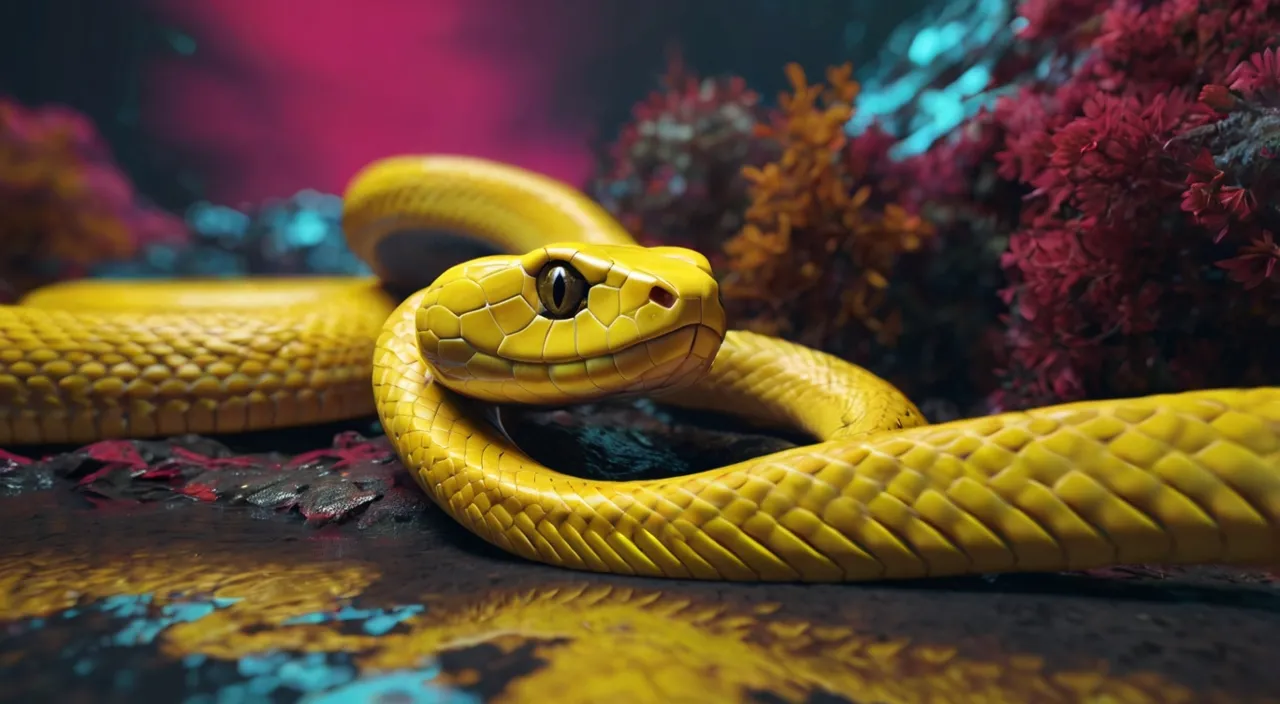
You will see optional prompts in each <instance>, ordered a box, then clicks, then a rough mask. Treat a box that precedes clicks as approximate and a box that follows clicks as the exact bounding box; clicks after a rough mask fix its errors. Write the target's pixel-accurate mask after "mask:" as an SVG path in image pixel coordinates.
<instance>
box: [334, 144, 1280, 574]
mask: <svg viewBox="0 0 1280 704" xmlns="http://www.w3.org/2000/svg"><path fill="white" fill-rule="evenodd" d="M346 225H347V227H348V231H349V232H350V233H352V234H353V235H356V239H357V240H360V241H364V242H375V241H378V240H379V238H380V237H382V236H385V235H386V234H387V233H388V232H390V231H393V230H397V229H398V230H401V231H415V230H428V231H459V230H461V231H466V232H470V233H473V234H474V236H475V237H476V238H477V239H481V240H484V241H487V242H489V243H490V244H492V245H493V246H494V248H495V249H499V250H504V251H508V252H514V253H515V254H510V255H505V256H504V255H495V256H487V257H479V258H476V259H473V260H471V261H469V262H466V263H464V264H460V265H457V266H455V267H453V268H451V269H449V270H447V271H445V272H444V273H443V274H441V275H440V276H439V278H438V279H437V280H436V281H435V283H433V284H432V285H431V286H429V287H427V288H426V289H424V290H421V291H419V292H417V293H415V294H413V295H412V296H410V297H409V298H408V299H406V300H405V301H404V302H403V303H401V305H400V306H399V307H398V308H397V309H396V311H395V312H394V313H393V314H392V315H391V317H390V318H389V319H388V321H387V324H386V326H385V327H384V328H383V330H382V334H381V336H380V338H379V339H378V344H377V351H376V352H375V356H374V377H373V386H374V396H375V398H376V404H377V408H378V414H379V416H380V418H381V419H382V422H383V425H384V427H385V428H386V431H387V433H388V435H389V437H390V438H391V440H392V442H393V444H394V446H395V447H396V448H397V451H398V453H399V455H400V457H401V459H402V460H403V462H404V464H405V465H406V466H407V467H408V468H409V470H410V471H411V472H412V473H413V474H414V476H415V477H416V478H417V480H418V483H419V484H420V485H421V486H422V488H423V489H424V490H425V491H426V492H427V493H428V494H429V495H430V496H431V497H432V499H434V501H435V502H436V503H437V504H439V505H440V506H441V507H442V508H443V509H444V510H445V511H447V512H448V513H449V514H450V515H451V516H452V517H453V518H454V519H456V520H457V521H459V522H460V523H462V524H463V525H465V526H466V527H467V528H468V529H470V530H471V531H473V532H475V533H477V534H478V535H480V536H482V537H483V538H484V539H486V540H488V541H490V542H492V543H494V544H496V545H498V546H500V547H502V548H504V549H506V550H508V551H510V552H512V553H515V554H517V555H521V556H523V557H526V558H528V559H531V560H538V561H542V562H546V563H550V564H554V565H562V566H565V567H570V568H574V569H581V570H592V571H600V572H616V573H623V574H635V575H646V576H654V577H683V578H700V579H712V580H745V581H754V580H802V581H842V580H849V581H853V580H872V579H889V578H908V577H922V576H940V575H955V574H963V573H974V572H997V571H1019V570H1062V569H1081V568H1089V567H1097V566H1103V565H1107V564H1112V563H1138V562H1148V563H1161V562H1163V563H1195V562H1219V563H1259V562H1270V561H1274V560H1275V559H1276V558H1277V557H1278V556H1280V533H1278V526H1280V389H1275V388H1261V389H1251V390H1216V391H1200V392H1193V393H1184V394H1178V395H1167V396H1153V397H1148V398H1139V399H1128V400H1112V401H1102V402H1091V403H1077V404H1071V405H1063V406H1058V407H1051V408H1044V409H1038V410H1035V411H1032V412H1029V413H1009V414H1004V415H999V416H993V417H985V418H977V419H971V420H964V421H959V422H953V423H947V424H943V425H933V426H931V425H927V424H926V423H925V420H924V418H923V417H922V416H921V415H920V413H919V411H918V410H917V409H916V407H915V406H914V405H913V404H912V403H911V402H910V401H909V400H907V399H906V398H904V397H903V396H902V394H901V393H899V392H898V391H897V390H896V389H895V388H893V387H892V386H890V385H889V384H888V383H886V382H884V381H882V380H880V379H878V378H877V377H875V376H873V375H871V374H869V373H868V372H866V371H864V370H862V369H859V368H858V367H855V366H853V365H850V364H847V363H844V362H842V361H840V360H838V359H835V358H833V357H830V356H828V355H824V354H821V353H818V352H815V351H813V350H810V349H806V348H804V347H800V346H797V345H793V344H790V343H787V342H784V341H781V340H778V339H773V338H769V337H763V336H760V335H755V334H750V333H746V332H736V331H729V332H726V331H725V330H724V313H723V310H722V309H721V307H720V303H719V298H718V294H717V288H716V282H715V280H714V279H713V278H712V276H711V271H710V267H709V266H708V264H707V260H706V259H705V258H704V257H702V256H701V255H699V254H697V253H695V252H691V251H688V250H683V249H678V248H670V247H664V248H655V249H644V248H640V247H637V246H634V245H633V243H632V241H631V240H630V238H629V237H628V236H627V235H626V233H625V232H623V231H622V230H621V228H620V227H619V226H618V225H617V224H615V223H614V221H613V220H612V219H611V218H609V217H608V216H607V215H606V214H605V213H604V212H603V211H601V210H600V208H599V207H597V206H596V205H595V204H594V203H592V202H591V201H590V200H588V199H587V198H585V197H583V196H581V195H580V194H578V193H576V192H575V191H573V190H572V189H570V188H568V187H566V186H564V185H562V184H559V183H556V182H554V181H551V180H548V179H545V178H542V177H539V176H535V175H532V174H528V173H526V172H523V171H519V170H515V169H512V168H508V167H503V166H498V165H493V164H488V163H482V162H478V161H473V160H467V159H451V158H438V157H423V158H409V157H405V158H395V159H390V160H386V161H383V162H379V163H375V164H373V165H371V166H370V167H368V168H367V169H366V170H365V171H364V172H363V173H361V174H360V175H358V176H357V177H356V179H355V180H354V182H353V184H352V185H351V187H350V189H349V191H348V194H347V215H346ZM357 233H373V234H372V235H364V236H360V235H357ZM366 251H367V250H366ZM566 266H567V267H568V268H567V269H566ZM557 272H559V273H557ZM566 272H568V274H571V275H569V276H568V279H566V278H565V277H566V275H567V274H566ZM557 277H559V279H560V280H561V281H560V284H561V285H560V288H559V289H556V288H555V286H554V285H552V284H553V283H554V282H555V280H556V279H557ZM575 279H576V285H568V284H566V283H565V281H566V280H575ZM548 282H551V283H548ZM575 289H576V290H577V291H578V293H577V294H574V293H573V291H574V290H575ZM639 391H643V392H648V393H657V394H662V395H663V396H664V397H665V399H666V400H667V401H669V402H673V403H678V404H681V405H685V406H692V407H698V408H704V409H714V410H720V411H728V412H731V413H734V414H737V415H739V416H744V417H747V418H749V419H752V420H755V421H761V422H766V423H771V424H774V425H780V426H787V427H791V428H793V429H798V430H802V431H805V432H808V433H809V434H811V435H813V436H814V437H815V438H816V439H818V440H819V442H817V443H816V444H813V445H810V446H807V447H800V448H796V449H793V450H788V451H784V452H780V453H776V454H772V455H768V456H764V457H759V458H756V459H753V460H750V461H747V462H742V463H739V464H735V465H731V466H726V467H721V468H719V469H714V470H710V471H707V472H703V473H700V474H696V475H693V476H687V477H680V478H675V479H664V480H653V481H635V482H622V483H618V482H605V481H588V480H583V479H578V478H574V477H571V476H567V475H565V474H562V473H559V472H556V471H555V470H553V469H550V468H548V467H544V466H541V465H539V464H538V463H537V462H535V461H534V460H533V459H531V458H530V457H529V456H528V455H526V454H524V453H523V452H521V451H520V450H519V449H518V448H516V447H514V446H513V444H512V443H511V442H510V441H509V440H508V439H507V438H506V437H505V436H504V435H503V434H502V433H501V432H500V430H499V429H497V428H495V427H494V426H493V425H492V424H489V423H487V422H484V421H482V420H479V419H478V417H477V415H476V414H475V413H474V412H472V409H471V408H469V406H468V404H467V403H466V402H463V401H460V400H459V397H460V396H470V397H474V398H477V399H480V400H483V401H490V402H509V403H530V402H532V403H552V404H554V403H568V402H572V401H584V400H591V399H597V398H600V397H603V396H606V395H610V394H614V393H618V392H639Z"/></svg>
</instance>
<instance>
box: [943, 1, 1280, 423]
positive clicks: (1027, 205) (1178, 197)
mask: <svg viewBox="0 0 1280 704" xmlns="http://www.w3.org/2000/svg"><path fill="white" fill-rule="evenodd" d="M1091 9H1096V10H1098V12H1097V13H1096V14H1091V13H1090V12H1084V13H1081V12H1079V11H1080V10H1091ZM1022 12H1023V17H1024V18H1025V19H1026V20H1028V22H1029V24H1028V25H1027V27H1026V28H1025V29H1024V30H1023V36H1024V37H1034V38H1044V37H1059V38H1060V40H1061V42H1062V46H1063V47H1064V51H1065V52H1066V53H1072V52H1075V51H1076V49H1078V48H1083V49H1084V50H1085V51H1084V53H1082V54H1081V55H1080V56H1079V60H1078V63H1077V65H1076V67H1075V69H1074V70H1073V71H1072V72H1071V73H1070V74H1069V75H1068V76H1066V77H1065V78H1064V79H1062V80H1056V81H1042V82H1039V83H1035V84H1031V85H1028V86H1025V87H1023V88H1022V90H1020V91H1019V92H1018V93H1017V94H1016V95H1014V96H1011V97H1007V98H1004V99H1002V100H1001V101H1000V102H999V104H998V105H997V107H996V109H995V111H994V112H993V114H992V115H990V116H984V118H982V119H988V120H991V121H992V122H993V123H994V124H995V126H996V128H997V129H999V130H1001V131H1002V132H1003V139H1002V142H1003V144H1002V147H1001V148H1000V149H999V151H998V152H997V153H996V154H995V155H994V157H995V160H996V162H997V163H998V164H999V175H1000V177H1002V178H1004V179H1008V180H1010V181H1013V182H1017V183H1020V184H1022V185H1023V186H1024V187H1025V188H1027V189H1029V190H1028V192H1027V193H1026V195H1025V198H1024V200H1023V203H1022V206H1021V208H1020V209H1019V210H1020V212H1019V216H1018V227H1017V229H1016V230H1015V231H1014V232H1013V233H1012V234H1011V235H1010V237H1009V244H1008V249H1007V251H1006V252H1005V253H1004V255H1003V257H1002V258H1001V265H1002V267H1003V268H1004V270H1005V272H1006V275H1007V276H1008V279H1009V285H1008V286H1006V287H1005V288H1004V289H1003V290H1002V291H1001V296H1002V298H1003V299H1004V300H1005V301H1006V302H1007V303H1008V305H1009V306H1010V310H1009V311H1008V313H1007V315H1006V316H1005V317H1004V320H1005V324H1006V329H1005V332H1004V338H1005V356H1004V359H1003V363H1004V366H1005V371H1004V372H1003V373H1002V382H1003V388H1002V389H1001V390H1000V391H998V392H997V393H996V394H995V395H994V397H993V399H992V401H993V406H994V407H995V408H996V409H1001V408H1016V407H1026V406H1032V405H1040V404H1045V403H1052V402H1059V401H1069V400H1076V399H1082V398H1090V397H1106V396H1115V395H1130V394H1142V393H1153V392H1159V391H1168V390H1176V389H1181V388H1197V387H1204V386H1211V385H1226V384H1253V383H1263V382H1264V381H1265V380H1267V379H1268V378H1271V379H1272V380H1274V377H1275V372H1274V371H1272V372H1270V373H1268V369H1267V366H1268V365H1267V353H1265V352H1264V350H1265V349H1266V347H1267V345H1266V344H1265V343H1264V344H1260V343H1259V342H1258V341H1257V338H1258V337H1259V336H1262V337H1264V338H1265V339H1266V340H1268V341H1270V342H1271V343H1274V342H1276V341H1280V320H1277V319H1276V318H1275V316H1274V315H1271V314H1269V313H1267V312H1266V311H1267V310H1268V307H1269V306H1271V305H1273V304H1274V303H1275V302H1277V298H1278V297H1280V294H1278V292H1280V287H1278V286H1276V285H1275V283H1276V280H1277V279H1278V278H1280V277H1275V275H1274V272H1275V263H1274V262H1275V261H1276V257H1277V256H1280V249H1278V248H1277V247H1276V245H1275V243H1274V239H1273V236H1272V235H1271V231H1272V230H1273V229H1274V228H1275V227H1276V226H1277V225H1278V224H1280V223H1273V222H1272V221H1273V220H1274V218H1275V217H1276V215H1277V214H1278V213H1277V212H1276V211H1275V210H1274V208H1271V207H1270V206H1269V205H1268V206H1267V207H1265V208H1260V207H1259V203H1269V202H1270V201H1271V200H1274V197H1273V194H1274V193H1276V191H1275V190H1274V185H1275V184H1274V178H1275V177H1274V174H1275V173H1277V171H1276V169H1275V168H1274V167H1273V163H1274V159H1273V156H1272V155H1273V154H1277V153H1280V149H1278V147H1280V113H1277V112H1276V108H1277V107H1280V103H1278V102H1277V97H1278V96H1280V91H1278V90H1277V89H1280V81H1277V75H1278V71H1277V60H1276V55H1275V53H1274V51H1272V50H1271V49H1270V48H1269V47H1270V45H1271V44H1273V43H1275V42H1276V41H1277V39H1278V38H1280V7H1276V6H1274V5H1273V4H1272V3H1268V2H1263V1H1261V0H1219V1H1217V2H1193V1H1192V0H1169V1H1166V2H1157V3H1150V2H1148V3H1138V2H1117V3H1110V4H1100V3H1080V2H1053V1H1052V0H1042V1H1040V2H1032V3H1028V4H1027V5H1025V6H1024V7H1023V10H1022ZM1064 17H1070V18H1071V21H1070V22H1066V21H1064V19H1063V18H1064ZM944 236H945V235H944ZM1273 277H1274V278H1273ZM1246 339H1248V342H1247V343H1246ZM1271 366H1274V365H1271Z"/></svg>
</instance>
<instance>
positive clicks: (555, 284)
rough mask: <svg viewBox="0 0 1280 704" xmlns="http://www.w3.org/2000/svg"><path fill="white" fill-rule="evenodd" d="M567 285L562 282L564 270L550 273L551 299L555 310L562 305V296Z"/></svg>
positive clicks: (558, 269)
mask: <svg viewBox="0 0 1280 704" xmlns="http://www.w3.org/2000/svg"><path fill="white" fill-rule="evenodd" d="M568 287H569V284H568V283H567V282H566V281H565V280H564V269H560V268H557V269H556V270H555V271H553V272H551V297H552V299H553V300H554V301H555V304H556V308H559V307H561V306H563V305H564V294H565V293H566V291H567V289H568Z"/></svg>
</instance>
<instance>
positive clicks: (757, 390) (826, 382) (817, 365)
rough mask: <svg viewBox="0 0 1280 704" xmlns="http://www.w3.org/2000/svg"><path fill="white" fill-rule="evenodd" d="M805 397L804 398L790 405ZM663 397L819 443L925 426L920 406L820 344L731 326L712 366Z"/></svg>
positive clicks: (674, 403) (664, 399)
mask: <svg viewBox="0 0 1280 704" xmlns="http://www.w3.org/2000/svg"><path fill="white" fill-rule="evenodd" d="M797 397H800V398H804V399H806V402H805V403H803V404H798V403H789V402H788V399H791V398H797ZM659 400H661V401H663V402H665V403H670V404H673V405H677V406H680V407H683V408H690V409H696V410H703V411H714V412H717V413H722V414H726V415H730V416H734V417H736V418H738V419H741V420H744V421H747V422H748V423H752V424H756V425H762V426H767V427H773V428H776V429H781V430H790V431H795V432H799V433H803V434H806V435H809V436H811V437H813V438H815V439H817V440H819V441H826V440H836V439H841V438H856V437H859V436H863V435H866V434H868V433H874V432H880V431H884V430H895V429H901V428H913V427H916V426H920V425H925V423H926V420H925V417H924V415H923V414H922V413H921V412H920V409H919V408H917V407H916V406H915V404H913V403H912V402H911V401H910V400H908V399H907V398H906V397H905V396H904V395H903V394H902V393H901V392H900V391H898V390H897V389H896V388H895V387H894V386H893V385H892V384H890V383H889V382H887V381H885V380H883V379H881V378H880V377H878V376H876V375H874V374H872V373H871V372H869V371H867V370H865V369H862V368H861V367H857V366H854V365H851V364H849V363H848V362H844V361H843V360H840V359H838V358H836V357H834V356H832V355H829V354H826V353H823V352H819V351H817V350H813V349H809V348H807V347H801V346H799V345H793V344H790V343H787V342H784V341H782V340H779V339H778V338H774V337H769V336H766V335H759V334H756V333H752V332H745V331H739V330H731V331H729V332H728V333H727V334H726V335H725V339H724V343H723V344H722V345H721V347H720V351H719V352H718V353H717V354H716V358H715V362H714V363H713V364H712V366H711V370H710V371H709V372H708V373H707V374H705V375H704V376H702V377H701V378H699V379H697V380H695V381H694V382H693V384H692V385H690V386H689V387H687V388H684V389H680V390H677V391H672V392H669V393H667V394H663V395H662V396H661V397H659Z"/></svg>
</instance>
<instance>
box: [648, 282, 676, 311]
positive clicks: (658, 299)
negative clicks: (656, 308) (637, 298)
mask: <svg viewBox="0 0 1280 704" xmlns="http://www.w3.org/2000/svg"><path fill="white" fill-rule="evenodd" d="M649 300H651V301H653V302H654V303H657V304H658V305H660V306H662V307H663V308H670V307H671V306H674V305H675V304H676V295H675V294H674V293H672V292H670V291H668V290H667V289H665V288H663V287H661V286H654V287H653V288H651V289H649Z"/></svg>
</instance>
